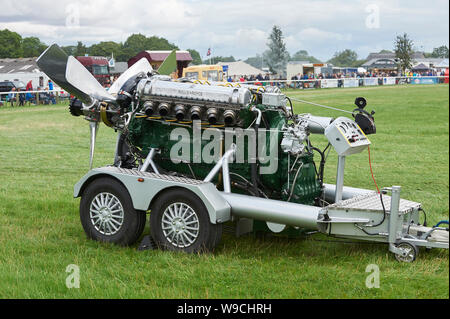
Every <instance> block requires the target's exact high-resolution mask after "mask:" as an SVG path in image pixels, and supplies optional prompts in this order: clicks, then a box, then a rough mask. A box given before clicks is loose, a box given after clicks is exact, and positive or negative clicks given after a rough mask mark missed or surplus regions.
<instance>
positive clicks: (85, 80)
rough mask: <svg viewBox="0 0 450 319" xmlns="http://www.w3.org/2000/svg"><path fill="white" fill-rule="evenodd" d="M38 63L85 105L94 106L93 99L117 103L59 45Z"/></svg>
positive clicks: (49, 48)
mask: <svg viewBox="0 0 450 319" xmlns="http://www.w3.org/2000/svg"><path fill="white" fill-rule="evenodd" d="M36 63H37V65H38V66H39V68H40V69H41V70H42V71H43V72H44V73H45V74H47V75H48V76H49V77H50V78H51V79H52V80H53V81H54V82H55V83H56V84H58V85H59V86H60V87H62V88H63V89H64V90H66V91H67V92H69V93H71V94H72V95H74V96H76V97H77V98H79V99H80V100H81V101H82V102H83V103H84V104H92V101H93V99H97V100H100V101H108V102H111V101H115V98H114V97H113V96H112V95H111V94H108V92H107V91H106V90H105V89H104V88H103V87H102V86H101V84H100V83H99V82H98V81H97V80H96V79H95V77H94V76H93V75H92V74H91V73H90V72H89V71H88V70H87V69H86V68H85V67H84V66H83V65H82V64H81V63H80V62H79V61H78V60H77V59H75V58H74V57H73V56H68V55H67V54H66V53H65V52H64V51H63V50H62V49H61V48H60V47H59V46H58V45H57V44H53V45H51V46H49V47H48V48H47V49H46V50H45V51H44V52H43V53H42V54H41V56H40V57H39V58H38V59H37V60H36Z"/></svg>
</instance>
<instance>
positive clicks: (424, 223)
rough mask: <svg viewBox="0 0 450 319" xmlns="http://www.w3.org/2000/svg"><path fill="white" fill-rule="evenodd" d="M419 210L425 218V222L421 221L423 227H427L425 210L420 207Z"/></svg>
mask: <svg viewBox="0 0 450 319" xmlns="http://www.w3.org/2000/svg"><path fill="white" fill-rule="evenodd" d="M419 210H420V211H422V212H423V215H424V216H425V220H424V221H423V225H424V226H425V227H426V226H427V213H426V212H425V210H424V209H423V208H422V207H420V208H419Z"/></svg>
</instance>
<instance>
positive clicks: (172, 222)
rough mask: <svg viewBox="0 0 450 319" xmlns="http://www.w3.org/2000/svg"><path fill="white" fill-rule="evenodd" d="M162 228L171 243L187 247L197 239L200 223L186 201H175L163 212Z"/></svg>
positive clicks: (179, 246)
mask: <svg viewBox="0 0 450 319" xmlns="http://www.w3.org/2000/svg"><path fill="white" fill-rule="evenodd" d="M161 228H162V231H163V235H164V237H165V238H166V239H167V241H168V242H169V243H171V244H172V245H173V246H175V247H178V248H186V247H189V246H191V245H192V244H193V243H194V242H195V240H196V239H197V237H198V234H199V230H200V223H199V220H198V216H197V214H196V213H195V211H194V210H193V209H192V207H190V206H189V205H187V204H185V203H173V204H170V205H169V206H168V207H167V208H166V209H165V211H164V213H163V216H162V219H161Z"/></svg>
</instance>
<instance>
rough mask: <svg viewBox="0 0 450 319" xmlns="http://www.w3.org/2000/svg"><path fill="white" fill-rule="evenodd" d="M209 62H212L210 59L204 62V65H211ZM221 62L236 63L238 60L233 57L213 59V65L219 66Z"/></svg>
mask: <svg viewBox="0 0 450 319" xmlns="http://www.w3.org/2000/svg"><path fill="white" fill-rule="evenodd" d="M209 61H210V59H209V58H208V59H205V60H203V63H204V64H209ZM219 62H236V59H235V58H234V56H232V55H230V56H214V57H211V64H217V63H219Z"/></svg>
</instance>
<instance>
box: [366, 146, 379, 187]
mask: <svg viewBox="0 0 450 319" xmlns="http://www.w3.org/2000/svg"><path fill="white" fill-rule="evenodd" d="M367 150H368V152H369V166H370V173H371V174H372V179H373V182H374V183H375V187H376V188H377V192H378V194H380V189H379V188H378V185H377V181H376V180H375V177H374V176H373V170H372V160H371V158H370V146H367Z"/></svg>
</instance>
